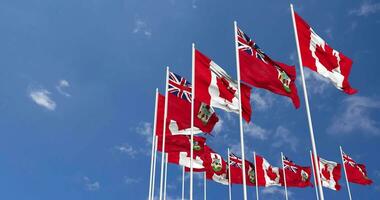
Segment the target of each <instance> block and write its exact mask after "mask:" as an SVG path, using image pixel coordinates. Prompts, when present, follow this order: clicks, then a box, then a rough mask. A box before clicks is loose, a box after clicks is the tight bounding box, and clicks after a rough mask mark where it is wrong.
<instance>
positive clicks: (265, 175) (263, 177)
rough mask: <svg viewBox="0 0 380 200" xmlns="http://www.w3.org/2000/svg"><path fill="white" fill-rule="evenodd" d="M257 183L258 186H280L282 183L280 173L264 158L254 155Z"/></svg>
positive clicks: (278, 169)
mask: <svg viewBox="0 0 380 200" xmlns="http://www.w3.org/2000/svg"><path fill="white" fill-rule="evenodd" d="M256 167H257V182H258V185H259V186H264V187H268V186H276V185H277V186H281V185H283V183H284V180H283V178H284V177H283V176H282V171H281V170H280V168H278V167H273V166H272V165H271V164H269V162H268V161H267V160H265V158H263V157H261V156H259V155H256Z"/></svg>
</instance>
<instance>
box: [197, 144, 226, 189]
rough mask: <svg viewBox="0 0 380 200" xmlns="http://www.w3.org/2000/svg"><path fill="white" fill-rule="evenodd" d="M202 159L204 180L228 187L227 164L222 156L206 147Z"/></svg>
mask: <svg viewBox="0 0 380 200" xmlns="http://www.w3.org/2000/svg"><path fill="white" fill-rule="evenodd" d="M203 159H204V161H205V163H204V166H205V171H206V178H207V179H210V180H213V181H215V182H217V183H220V184H223V185H228V171H227V163H226V161H225V160H224V159H223V158H222V156H221V155H220V154H218V153H215V152H214V151H213V150H212V149H211V148H209V147H208V146H206V147H205V152H204V156H203Z"/></svg>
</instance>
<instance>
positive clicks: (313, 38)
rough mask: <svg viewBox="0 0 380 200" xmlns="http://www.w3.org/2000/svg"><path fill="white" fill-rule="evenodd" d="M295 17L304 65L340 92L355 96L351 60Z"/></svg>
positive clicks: (299, 18)
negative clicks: (349, 77) (352, 84)
mask: <svg viewBox="0 0 380 200" xmlns="http://www.w3.org/2000/svg"><path fill="white" fill-rule="evenodd" d="M294 16H295V23H296V27H297V28H296V29H297V36H298V41H299V48H300V51H301V57H302V63H303V65H304V66H306V67H308V68H310V69H311V70H313V71H315V72H317V73H319V74H320V75H321V76H323V77H325V78H327V79H329V80H330V81H331V83H333V84H334V86H335V87H336V88H338V89H339V90H342V91H343V92H345V93H347V94H355V93H356V92H357V90H356V89H354V88H352V87H351V86H350V83H349V82H348V76H349V75H350V71H351V65H352V61H351V59H350V58H348V57H346V56H345V55H343V54H342V53H340V52H338V51H337V50H335V49H333V48H331V47H330V46H329V45H328V44H327V43H326V42H325V41H324V40H323V39H322V38H321V37H320V36H319V35H317V33H316V32H315V31H314V30H313V29H312V28H311V27H310V26H309V25H308V24H307V23H306V21H304V20H303V19H302V18H301V17H300V16H299V15H298V14H297V13H296V12H294Z"/></svg>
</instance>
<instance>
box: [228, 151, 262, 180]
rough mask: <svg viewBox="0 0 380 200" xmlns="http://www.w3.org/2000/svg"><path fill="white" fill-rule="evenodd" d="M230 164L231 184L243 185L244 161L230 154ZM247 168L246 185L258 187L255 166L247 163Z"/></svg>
mask: <svg viewBox="0 0 380 200" xmlns="http://www.w3.org/2000/svg"><path fill="white" fill-rule="evenodd" d="M229 156H230V164H229V166H230V167H229V170H230V171H231V172H230V173H231V183H233V184H243V162H242V159H241V158H239V157H237V156H236V155H235V154H233V153H230V155H229ZM245 166H246V173H245V174H246V183H247V185H250V186H255V185H256V178H255V166H254V165H253V163H251V162H249V161H247V160H246V161H245Z"/></svg>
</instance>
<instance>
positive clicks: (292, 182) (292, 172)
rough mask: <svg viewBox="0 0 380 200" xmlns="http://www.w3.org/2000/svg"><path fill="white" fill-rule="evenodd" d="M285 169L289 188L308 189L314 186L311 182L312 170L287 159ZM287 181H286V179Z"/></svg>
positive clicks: (285, 159) (284, 159)
mask: <svg viewBox="0 0 380 200" xmlns="http://www.w3.org/2000/svg"><path fill="white" fill-rule="evenodd" d="M283 162H284V168H283V169H282V170H284V171H285V177H286V186H287V187H308V186H312V184H311V182H310V178H311V168H310V167H302V166H299V165H296V164H295V163H294V162H293V161H291V160H289V159H288V158H287V157H285V156H284V157H283ZM284 181H285V179H284Z"/></svg>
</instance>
